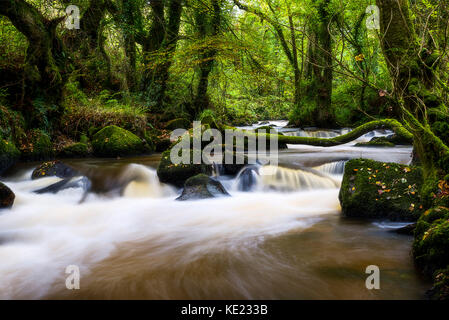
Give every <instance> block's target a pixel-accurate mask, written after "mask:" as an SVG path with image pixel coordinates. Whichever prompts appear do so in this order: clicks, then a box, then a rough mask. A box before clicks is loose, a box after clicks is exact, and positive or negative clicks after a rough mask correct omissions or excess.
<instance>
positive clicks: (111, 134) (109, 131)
mask: <svg viewBox="0 0 449 320" xmlns="http://www.w3.org/2000/svg"><path fill="white" fill-rule="evenodd" d="M92 147H93V152H94V155H96V156H98V157H117V156H128V155H137V154H142V153H145V152H149V151H151V149H150V147H149V146H148V144H147V143H146V142H145V141H144V140H142V139H140V138H139V137H138V136H136V135H135V134H133V133H132V132H129V131H128V130H125V129H123V128H120V127H117V126H114V125H112V126H108V127H105V128H103V129H101V130H100V131H98V132H97V133H96V134H95V135H94V136H93V138H92Z"/></svg>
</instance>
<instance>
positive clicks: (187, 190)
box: [176, 174, 229, 201]
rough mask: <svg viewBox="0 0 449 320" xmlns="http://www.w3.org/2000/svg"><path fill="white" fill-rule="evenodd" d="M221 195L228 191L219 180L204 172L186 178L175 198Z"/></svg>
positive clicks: (204, 197) (187, 198)
mask: <svg viewBox="0 0 449 320" xmlns="http://www.w3.org/2000/svg"><path fill="white" fill-rule="evenodd" d="M222 196H229V193H228V192H227V191H226V189H225V188H224V187H223V185H222V184H221V183H220V182H219V181H217V180H215V179H212V178H210V177H209V176H207V175H205V174H198V175H196V176H194V177H190V178H189V179H187V180H186V182H185V184H184V190H183V191H182V194H181V195H180V196H179V197H178V198H177V199H176V200H180V201H186V200H199V199H207V198H216V197H222Z"/></svg>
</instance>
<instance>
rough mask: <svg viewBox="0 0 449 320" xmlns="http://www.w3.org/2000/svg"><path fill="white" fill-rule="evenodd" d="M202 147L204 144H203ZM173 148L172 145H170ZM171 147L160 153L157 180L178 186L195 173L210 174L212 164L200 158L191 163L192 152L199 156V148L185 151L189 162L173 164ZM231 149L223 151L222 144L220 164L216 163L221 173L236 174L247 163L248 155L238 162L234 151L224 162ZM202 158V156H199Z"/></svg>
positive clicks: (180, 154)
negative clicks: (188, 156)
mask: <svg viewBox="0 0 449 320" xmlns="http://www.w3.org/2000/svg"><path fill="white" fill-rule="evenodd" d="M203 147H204V146H203ZM172 148H173V147H172ZM172 148H171V149H168V150H166V151H164V152H163V153H162V158H161V161H160V162H159V166H158V168H157V174H158V176H159V180H160V181H161V182H163V183H169V184H172V185H175V186H178V187H182V186H183V184H184V182H185V181H186V180H187V179H188V178H190V177H193V176H195V175H197V174H200V173H204V174H207V175H210V174H212V172H213V170H214V169H213V165H212V164H206V163H204V162H203V161H202V160H201V163H200V164H195V163H193V159H194V152H197V153H198V156H200V157H201V155H202V153H201V150H193V149H188V150H186V152H188V153H189V154H190V158H189V159H190V160H189V161H190V162H189V163H180V164H174V163H172V161H171V158H170V154H171V150H172ZM230 152H231V151H225V150H224V146H223V148H222V161H221V163H222V164H218V163H217V167H219V168H221V169H222V170H220V171H222V173H223V174H225V175H235V174H237V173H238V172H239V171H240V170H241V169H242V168H243V167H244V166H245V165H247V164H248V157H246V156H244V157H243V163H242V164H238V163H237V162H238V161H237V160H238V158H237V156H236V153H235V152H232V154H230V156H228V158H232V161H229V162H230V163H226V158H227V157H226V155H228V154H229V153H230ZM178 156H179V157H181V156H182V151H181V149H179V151H178ZM201 159H202V158H201Z"/></svg>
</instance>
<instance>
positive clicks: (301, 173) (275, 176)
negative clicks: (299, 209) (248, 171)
mask: <svg viewBox="0 0 449 320" xmlns="http://www.w3.org/2000/svg"><path fill="white" fill-rule="evenodd" d="M259 173H260V180H261V184H262V186H263V188H264V189H269V190H270V189H274V190H279V191H295V190H311V189H334V188H338V187H339V185H340V183H339V182H338V181H336V180H334V179H333V178H331V177H329V176H326V175H319V174H315V173H313V172H309V171H305V170H294V169H288V168H282V167H275V166H264V167H262V168H261V169H260V170H259Z"/></svg>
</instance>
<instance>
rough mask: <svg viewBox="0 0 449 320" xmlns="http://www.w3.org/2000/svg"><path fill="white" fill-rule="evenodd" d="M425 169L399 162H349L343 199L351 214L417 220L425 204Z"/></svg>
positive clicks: (363, 160)
mask: <svg viewBox="0 0 449 320" xmlns="http://www.w3.org/2000/svg"><path fill="white" fill-rule="evenodd" d="M422 183H423V177H422V170H421V169H420V168H419V167H413V166H411V167H409V166H405V165H400V164H396V163H384V162H377V161H373V160H367V159H353V160H350V161H348V162H347V163H346V166H345V173H344V176H343V182H342V184H341V189H340V194H339V199H340V204H341V207H342V212H343V214H344V215H345V216H347V217H361V218H387V219H390V220H393V221H416V220H417V219H418V218H419V216H420V215H421V213H422V212H423V207H422V205H421V199H420V196H419V190H420V188H421V185H422Z"/></svg>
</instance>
